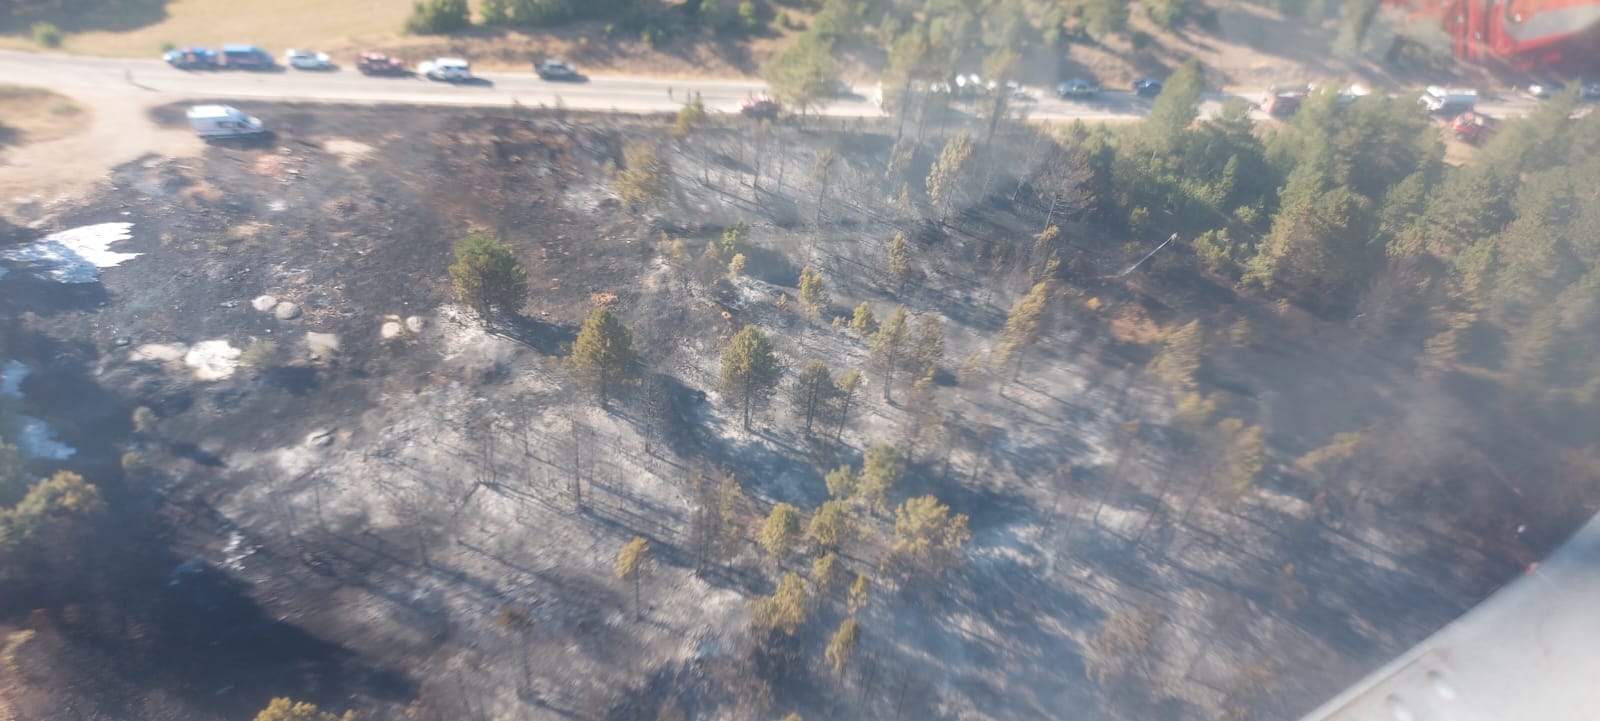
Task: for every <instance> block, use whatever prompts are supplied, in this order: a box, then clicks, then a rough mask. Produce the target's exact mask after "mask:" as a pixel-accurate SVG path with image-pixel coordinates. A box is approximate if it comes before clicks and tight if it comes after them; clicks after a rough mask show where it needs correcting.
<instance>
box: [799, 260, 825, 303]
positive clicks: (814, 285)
mask: <svg viewBox="0 0 1600 721" xmlns="http://www.w3.org/2000/svg"><path fill="white" fill-rule="evenodd" d="M828 300H829V299H828V286H827V284H826V283H824V282H823V280H822V274H821V273H818V272H816V271H814V270H812V269H811V266H809V265H807V266H805V267H803V268H801V269H800V304H801V305H802V306H804V307H805V309H806V312H807V313H810V314H811V315H817V314H818V313H821V312H822V310H823V309H824V308H827V307H828Z"/></svg>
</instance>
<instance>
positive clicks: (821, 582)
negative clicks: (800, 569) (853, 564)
mask: <svg viewBox="0 0 1600 721" xmlns="http://www.w3.org/2000/svg"><path fill="white" fill-rule="evenodd" d="M841 572H842V569H841V568H840V566H839V557H838V556H835V555H833V552H832V551H829V552H828V553H824V554H822V555H820V556H817V557H816V558H814V559H811V583H813V584H815V585H816V587H817V597H818V598H826V597H827V595H828V593H829V592H830V591H832V590H833V587H834V584H835V583H838V581H839V574H840V573H841Z"/></svg>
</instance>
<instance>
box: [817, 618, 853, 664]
mask: <svg viewBox="0 0 1600 721" xmlns="http://www.w3.org/2000/svg"><path fill="white" fill-rule="evenodd" d="M860 640H861V627H860V626H859V625H858V624H857V623H856V617H855V616H851V617H849V618H846V619H845V620H844V622H843V623H840V624H839V630H837V631H834V632H833V638H831V639H829V640H828V647H827V649H825V650H824V651H823V655H824V656H825V657H826V658H827V659H828V666H829V668H832V669H833V675H835V676H843V675H844V667H845V665H846V664H849V663H850V659H851V658H852V657H853V656H855V653H856V643H857V642H859V641H860Z"/></svg>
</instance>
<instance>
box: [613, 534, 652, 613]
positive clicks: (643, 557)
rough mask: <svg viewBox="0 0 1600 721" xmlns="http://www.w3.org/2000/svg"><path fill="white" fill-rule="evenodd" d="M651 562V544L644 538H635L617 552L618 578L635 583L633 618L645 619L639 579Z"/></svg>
mask: <svg viewBox="0 0 1600 721" xmlns="http://www.w3.org/2000/svg"><path fill="white" fill-rule="evenodd" d="M649 562H650V543H649V542H648V541H646V540H644V537H643V536H634V537H633V540H631V541H628V542H627V543H625V544H623V546H622V549H621V550H619V551H617V567H616V569H615V572H616V576H617V578H619V579H621V580H622V581H623V582H628V581H632V582H633V616H634V618H642V617H643V606H642V605H641V602H640V598H639V583H640V581H639V577H640V576H642V575H644V567H645V565H647V564H648V563H649Z"/></svg>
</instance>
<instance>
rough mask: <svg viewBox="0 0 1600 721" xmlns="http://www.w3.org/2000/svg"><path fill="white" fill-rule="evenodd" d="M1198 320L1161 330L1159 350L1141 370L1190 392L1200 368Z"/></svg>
mask: <svg viewBox="0 0 1600 721" xmlns="http://www.w3.org/2000/svg"><path fill="white" fill-rule="evenodd" d="M1202 341H1203V339H1202V338H1201V331H1200V321H1198V320H1191V321H1189V322H1188V323H1185V324H1183V325H1181V326H1179V327H1177V328H1175V329H1172V330H1169V331H1167V332H1166V333H1164V334H1163V336H1162V339H1161V352H1159V353H1157V354H1156V357H1155V358H1152V359H1151V360H1150V364H1149V365H1147V366H1145V370H1144V372H1145V373H1148V374H1150V375H1151V376H1152V377H1154V378H1156V379H1157V380H1159V381H1161V382H1162V383H1163V384H1164V385H1166V386H1167V387H1168V388H1170V389H1172V390H1174V391H1178V392H1192V391H1193V390H1194V388H1195V379H1194V377H1195V374H1196V373H1198V372H1199V371H1200V344H1201V342H1202Z"/></svg>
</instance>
